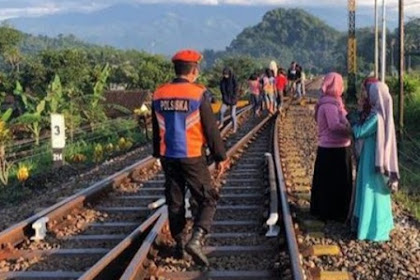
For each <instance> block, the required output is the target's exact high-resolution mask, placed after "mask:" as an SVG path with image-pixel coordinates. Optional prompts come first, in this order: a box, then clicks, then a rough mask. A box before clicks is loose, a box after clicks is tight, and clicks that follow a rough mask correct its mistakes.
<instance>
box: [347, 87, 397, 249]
mask: <svg viewBox="0 0 420 280" xmlns="http://www.w3.org/2000/svg"><path fill="white" fill-rule="evenodd" d="M367 98H368V102H369V103H370V105H371V108H372V109H371V111H370V115H369V117H368V118H367V119H366V120H365V121H364V122H363V123H361V124H358V125H356V126H354V127H353V132H354V135H355V138H356V139H363V140H364V141H363V147H362V150H361V154H360V161H359V166H358V172H357V185H356V197H355V207H354V218H355V219H354V221H356V225H357V238H358V239H360V240H365V239H366V240H371V241H387V240H389V235H390V231H391V230H392V229H393V228H394V222H393V217H392V206H391V204H392V203H391V191H392V190H396V188H397V186H398V180H399V178H400V175H399V169H398V151H397V142H396V137H395V126H394V119H393V109H392V97H391V95H390V94H389V89H388V86H387V85H386V84H384V83H382V82H377V83H374V84H372V85H371V86H370V88H369V92H368V96H367Z"/></svg>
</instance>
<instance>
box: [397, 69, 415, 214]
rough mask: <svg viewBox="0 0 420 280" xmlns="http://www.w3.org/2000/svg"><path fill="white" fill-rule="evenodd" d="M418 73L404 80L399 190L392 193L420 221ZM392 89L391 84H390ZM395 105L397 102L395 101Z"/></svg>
mask: <svg viewBox="0 0 420 280" xmlns="http://www.w3.org/2000/svg"><path fill="white" fill-rule="evenodd" d="M419 78H420V75H419V73H414V74H412V75H410V76H409V77H408V78H407V80H406V81H405V89H406V93H407V96H406V98H405V104H404V105H405V106H404V115H405V119H404V125H405V129H404V134H405V136H404V139H403V142H402V143H400V147H399V152H400V153H399V163H400V173H401V181H400V185H401V191H400V192H398V193H397V194H395V195H394V198H395V200H396V201H397V202H399V203H400V204H401V205H403V206H404V207H405V208H406V209H407V210H409V211H410V212H411V214H412V215H413V216H414V217H415V218H416V219H417V221H420V156H419V155H420V124H419V121H418V120H419V119H420V82H419ZM391 89H392V84H391ZM394 105H395V107H396V106H398V103H397V102H395V104H394Z"/></svg>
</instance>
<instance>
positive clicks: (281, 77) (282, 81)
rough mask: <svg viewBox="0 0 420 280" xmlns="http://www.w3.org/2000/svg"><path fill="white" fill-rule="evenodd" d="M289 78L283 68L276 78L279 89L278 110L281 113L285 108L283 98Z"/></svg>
mask: <svg viewBox="0 0 420 280" xmlns="http://www.w3.org/2000/svg"><path fill="white" fill-rule="evenodd" d="M286 86H287V77H286V72H285V71H284V69H283V68H280V69H279V71H278V75H277V77H276V89H277V96H276V101H277V110H278V111H280V110H281V108H282V106H283V97H284V94H285V91H286Z"/></svg>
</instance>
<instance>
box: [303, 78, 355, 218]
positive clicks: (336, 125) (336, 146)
mask: <svg viewBox="0 0 420 280" xmlns="http://www.w3.org/2000/svg"><path fill="white" fill-rule="evenodd" d="M343 91H344V85H343V78H342V77H341V75H339V74H337V73H329V74H328V75H327V76H326V77H325V79H324V82H323V84H322V87H321V92H322V96H321V98H320V99H319V101H318V104H317V106H316V110H315V118H316V121H317V124H318V152H317V158H316V161H315V170H314V176H313V182H312V194H311V214H312V215H314V216H316V217H319V218H321V219H323V220H336V221H340V222H344V221H346V219H347V218H348V215H349V209H350V204H351V197H352V193H353V179H352V159H351V153H352V150H351V147H350V144H351V138H350V136H351V133H352V132H351V127H350V124H349V123H348V121H347V119H346V115H347V111H346V110H345V108H344V104H343V101H342V94H343Z"/></svg>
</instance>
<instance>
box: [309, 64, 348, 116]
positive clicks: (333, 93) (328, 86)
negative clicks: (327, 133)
mask: <svg viewBox="0 0 420 280" xmlns="http://www.w3.org/2000/svg"><path fill="white" fill-rule="evenodd" d="M321 91H322V96H321V98H320V100H319V102H318V104H317V106H316V108H315V119H316V118H317V116H318V109H319V106H320V105H322V104H324V103H332V104H335V105H337V106H338V107H339V110H340V111H341V112H342V113H343V114H344V115H347V111H346V109H345V107H344V103H343V99H342V96H343V92H344V82H343V77H342V76H341V75H340V74H338V73H335V72H331V73H328V74H327V75H326V76H325V78H324V81H323V83H322V86H321Z"/></svg>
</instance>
